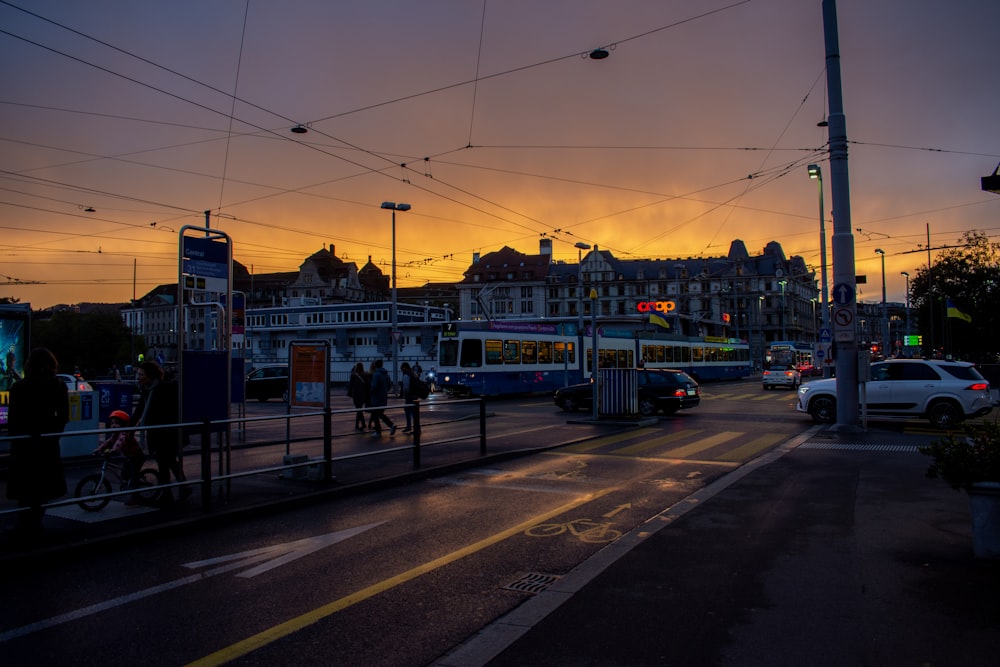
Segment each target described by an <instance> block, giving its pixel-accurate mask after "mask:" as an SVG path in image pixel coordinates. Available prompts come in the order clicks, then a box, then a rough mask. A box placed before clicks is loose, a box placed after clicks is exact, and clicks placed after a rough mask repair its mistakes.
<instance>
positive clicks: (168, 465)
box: [132, 361, 191, 504]
mask: <svg viewBox="0 0 1000 667" xmlns="http://www.w3.org/2000/svg"><path fill="white" fill-rule="evenodd" d="M136 373H137V376H138V380H139V389H140V394H139V404H138V405H137V406H136V408H135V412H133V413H132V425H133V426H162V425H164V424H177V423H178V421H179V419H180V411H179V407H178V406H179V400H178V391H177V383H176V382H172V381H168V380H166V379H164V377H163V369H162V368H160V365H159V364H157V363H156V362H155V361H144V362H142V363H141V364H139V369H138V371H136ZM179 438H180V431H179V429H177V428H155V429H150V430H148V431H141V435H140V439H141V440H142V441H143V442H144V443H145V444H146V448H147V449H148V451H149V453H150V454H151V455H152V456H153V457H154V458H155V459H156V467H157V470H156V478H157V480H158V481H159V483H160V484H169V483H170V473H171V472H172V473H173V474H174V477H175V478H176V479H177V481H178V482H183V481H185V480H186V479H187V478H186V477H185V476H184V466H183V464H182V463H181V458H180V453H181V452H180V440H179ZM179 495H180V496H181V498H182V499H183V498H186V497H187V496H189V495H191V489H189V488H188V487H186V486H185V487H182V488H181V490H180V492H179ZM173 499H174V497H173V495H172V494H171V493H170V491H169V489H168V490H165V491H164V492H163V495H162V496H161V501H162V502H163V503H165V504H169V503H170V502H172V501H173Z"/></svg>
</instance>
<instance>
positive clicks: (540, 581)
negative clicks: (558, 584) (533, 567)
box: [504, 572, 560, 595]
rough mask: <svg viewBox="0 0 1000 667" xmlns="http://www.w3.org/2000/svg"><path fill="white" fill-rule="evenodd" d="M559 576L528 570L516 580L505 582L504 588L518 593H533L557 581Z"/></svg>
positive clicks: (539, 591)
mask: <svg viewBox="0 0 1000 667" xmlns="http://www.w3.org/2000/svg"><path fill="white" fill-rule="evenodd" d="M559 579H560V577H559V576H558V575H555V574H540V573H538V572H528V573H527V574H525V575H524V576H522V577H521V578H520V579H518V580H517V581H515V582H513V583H510V584H507V585H506V586H504V589H506V590H508V591H518V592H520V593H531V594H532V595H535V594H537V593H541V592H542V591H544V590H545V589H546V588H548V587H549V586H551V585H552V583H553V582H555V581H558V580H559Z"/></svg>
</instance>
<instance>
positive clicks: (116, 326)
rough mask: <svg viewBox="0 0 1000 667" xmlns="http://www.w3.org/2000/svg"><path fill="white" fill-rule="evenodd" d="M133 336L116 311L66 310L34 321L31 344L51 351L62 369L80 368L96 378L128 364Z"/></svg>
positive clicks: (67, 370) (89, 376)
mask: <svg viewBox="0 0 1000 667" xmlns="http://www.w3.org/2000/svg"><path fill="white" fill-rule="evenodd" d="M131 336H132V333H131V332H130V331H129V329H128V327H126V326H125V323H124V322H122V319H121V317H120V316H119V315H118V314H117V313H109V312H92V313H86V314H80V313H76V312H73V311H70V310H63V311H59V312H56V313H53V314H52V317H50V318H48V319H40V318H35V319H33V320H32V330H31V337H32V341H31V344H32V346H36V347H37V346H42V347H47V348H49V349H50V350H52V353H53V354H55V355H56V359H58V360H59V368H60V369H62V372H64V373H71V372H73V369H74V368H76V367H79V369H80V371H81V372H82V373H83V376H84V377H85V378H87V379H94V378H95V377H97V376H98V375H104V374H106V373H108V371H109V369H110V368H111V366H113V365H115V364H117V365H118V367H119V368H121V367H122V366H124V365H125V364H126V363H128V358H129V355H128V350H129V347H130V342H131Z"/></svg>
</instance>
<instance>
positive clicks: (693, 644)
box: [436, 431, 1000, 667]
mask: <svg viewBox="0 0 1000 667" xmlns="http://www.w3.org/2000/svg"><path fill="white" fill-rule="evenodd" d="M927 439H928V438H926V437H924V438H915V437H912V436H911V437H907V436H901V435H898V434H888V433H886V432H881V433H879V432H877V431H875V432H868V433H863V434H858V435H851V436H831V435H823V434H819V435H818V436H817V437H815V438H813V439H811V440H806V441H804V442H801V443H796V442H794V441H793V443H791V446H786V447H787V452H786V453H784V455H782V452H780V451H776V452H773V453H772V454H770V455H768V456H767V457H764V460H761V461H759V462H758V463H757V464H756V465H754V464H753V463H752V464H750V465H748V466H745V467H744V468H741V469H740V470H738V471H736V472H734V473H733V474H731V475H729V476H727V477H725V478H722V479H720V480H719V481H717V482H716V483H714V484H712V485H710V486H709V487H706V488H705V489H703V490H702V491H701V492H699V493H697V494H695V496H693V497H691V498H688V499H686V500H685V501H683V502H682V503H679V505H678V506H676V507H674V508H671V509H670V510H668V511H666V512H664V513H663V514H662V515H660V516H659V517H657V518H655V519H653V520H651V521H649V522H648V523H647V524H646V525H645V526H641V527H640V528H638V529H637V530H636V531H633V532H632V533H630V534H628V535H626V536H624V537H623V538H622V539H621V540H619V541H618V542H616V543H615V544H613V545H609V546H608V547H607V548H606V549H604V550H603V551H601V552H600V553H598V554H597V555H596V556H595V557H594V558H591V559H590V560H589V561H587V562H585V563H583V564H581V565H580V566H579V567H577V568H576V569H575V570H573V571H572V572H570V573H569V574H567V575H566V576H564V577H563V578H562V579H561V580H559V581H558V582H556V583H555V584H553V585H552V586H550V588H548V589H547V590H545V591H544V592H542V593H540V594H539V595H537V596H536V597H534V598H532V599H530V600H528V601H527V602H526V603H525V604H522V605H521V606H520V607H518V608H517V609H515V610H514V611H512V612H511V613H510V614H508V615H507V616H506V617H504V618H502V619H500V620H498V621H497V622H495V623H494V624H492V625H491V626H489V627H487V628H485V629H484V630H483V631H482V632H480V633H479V634H478V635H476V636H475V637H473V638H471V639H470V640H469V641H468V642H466V644H464V645H463V646H460V647H458V648H456V650H454V651H453V652H452V653H450V654H449V655H447V656H445V657H443V658H441V659H440V660H439V661H438V662H437V663H436V664H437V665H439V666H440V667H458V666H461V667H470V666H472V665H484V664H489V665H490V666H491V667H505V666H507V665H511V666H515V665H518V666H519V665H526V664H545V665H552V666H559V665H630V666H635V665H692V666H695V665H697V666H699V667H700V666H703V665H739V666H741V667H742V666H745V665H761V666H764V665H767V666H768V667H773V666H776V665H777V666H781V665H788V666H793V665H794V666H796V667H800V666H802V665H810V666H811V667H816V666H824V665H830V666H831V667H832V666H837V667H843V666H846V665H859V666H860V665H869V666H870V665H939V666H948V665H962V666H963V667H968V666H974V665H983V666H985V665H995V664H997V656H996V652H997V646H998V643H997V642H998V638H1000V561H977V560H975V559H974V558H973V556H972V537H971V527H970V518H969V507H968V499H967V497H966V495H965V494H964V493H960V492H956V491H953V490H952V489H951V488H950V487H948V486H947V485H946V484H944V483H943V482H941V481H940V480H930V479H927V478H925V476H924V472H925V470H926V467H927V459H926V457H924V456H922V455H920V454H919V453H916V452H915V446H916V445H918V444H923V441H926V440H927ZM905 440H909V443H907V442H903V441H905ZM796 445H798V446H796ZM767 459H770V460H767Z"/></svg>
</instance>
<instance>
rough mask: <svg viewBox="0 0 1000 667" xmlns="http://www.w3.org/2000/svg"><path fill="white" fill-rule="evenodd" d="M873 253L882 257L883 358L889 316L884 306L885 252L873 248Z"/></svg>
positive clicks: (887, 336) (887, 337)
mask: <svg viewBox="0 0 1000 667" xmlns="http://www.w3.org/2000/svg"><path fill="white" fill-rule="evenodd" d="M875 252H876V253H878V254H879V255H881V256H882V333H881V336H882V356H885V346H886V344H887V343H888V342H889V315H888V311H887V310H886V305H885V250H882V248H875Z"/></svg>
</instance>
